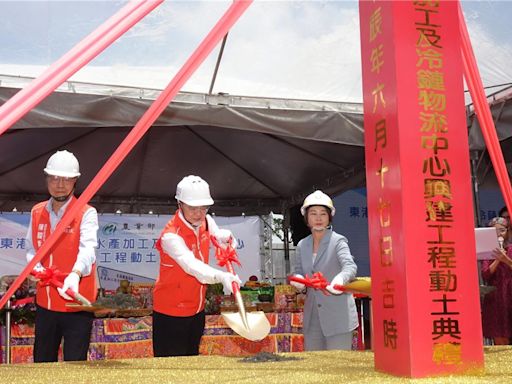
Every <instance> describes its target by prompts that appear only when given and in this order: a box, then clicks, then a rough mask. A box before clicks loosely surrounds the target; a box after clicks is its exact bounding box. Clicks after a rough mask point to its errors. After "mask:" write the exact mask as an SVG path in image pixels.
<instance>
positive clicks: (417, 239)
mask: <svg viewBox="0 0 512 384" xmlns="http://www.w3.org/2000/svg"><path fill="white" fill-rule="evenodd" d="M359 4H360V23H361V52H362V64H363V92H364V116H365V117H364V127H365V147H366V149H365V151H366V183H367V188H368V217H369V241H370V257H371V272H372V305H373V307H372V309H373V327H374V338H373V347H374V351H375V367H376V369H377V370H378V371H383V372H387V373H390V374H393V375H398V376H409V377H423V376H436V375H446V374H457V373H460V374H462V373H469V372H471V373H474V372H475V371H477V372H478V371H481V370H482V369H483V340H482V330H481V320H480V301H479V290H478V277H477V276H478V275H477V263H476V256H475V242H474V231H473V227H474V223H473V207H472V197H471V184H470V180H471V179H470V170H469V146H468V139H467V131H466V120H465V110H464V93H463V82H462V76H463V67H462V60H461V53H460V52H461V49H460V37H459V24H458V10H457V6H458V4H457V2H456V1H360V3H359Z"/></svg>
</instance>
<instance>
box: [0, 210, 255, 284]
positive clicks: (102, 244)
mask: <svg viewBox="0 0 512 384" xmlns="http://www.w3.org/2000/svg"><path fill="white" fill-rule="evenodd" d="M170 218H171V216H165V215H114V214H104V215H100V216H99V226H100V228H99V230H98V249H97V251H96V259H97V265H98V277H99V280H100V285H101V287H102V288H105V289H114V288H115V287H118V286H119V281H120V280H123V279H124V280H129V281H132V282H147V281H151V280H154V279H156V278H157V276H158V267H159V261H160V255H159V254H158V251H157V250H156V249H155V243H156V241H157V239H158V237H159V235H160V232H161V231H162V229H163V227H164V226H165V224H166V223H167V222H168V221H169V220H170ZM259 220H260V219H259V217H257V216H243V217H216V218H215V221H216V222H217V224H218V225H219V227H221V228H226V229H229V230H231V231H232V232H233V234H234V235H235V237H236V239H237V247H236V248H237V252H238V256H239V259H240V262H241V264H242V267H243V268H242V269H240V268H235V269H236V272H237V273H238V274H239V276H240V278H241V279H242V281H246V280H247V279H248V278H249V276H251V275H256V276H257V277H258V278H260V270H261V262H260V222H259ZM29 221H30V214H29V213H15V212H13V213H2V214H0V276H3V275H17V274H19V273H20V272H21V271H22V270H23V268H24V267H25V265H26V264H27V261H26V258H25V252H26V249H25V236H26V233H27V228H28V224H29ZM210 265H212V266H216V260H215V257H214V254H213V250H212V252H211V253H210ZM217 268H218V267H217Z"/></svg>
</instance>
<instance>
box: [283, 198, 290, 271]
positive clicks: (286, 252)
mask: <svg viewBox="0 0 512 384" xmlns="http://www.w3.org/2000/svg"><path fill="white" fill-rule="evenodd" d="M289 227H290V210H289V208H286V209H285V210H284V214H283V244H284V273H285V276H288V275H289V274H290V243H289V241H288V239H289V236H288V229H289Z"/></svg>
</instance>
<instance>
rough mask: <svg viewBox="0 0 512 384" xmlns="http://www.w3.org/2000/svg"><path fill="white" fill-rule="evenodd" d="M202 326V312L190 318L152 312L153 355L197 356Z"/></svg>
mask: <svg viewBox="0 0 512 384" xmlns="http://www.w3.org/2000/svg"><path fill="white" fill-rule="evenodd" d="M204 324H205V314H204V311H202V312H199V313H198V314H196V315H194V316H190V317H175V316H168V315H164V314H163V313H158V312H155V311H153V355H154V356H155V357H166V356H193V355H199V343H200V342H201V337H202V336H203V331H204Z"/></svg>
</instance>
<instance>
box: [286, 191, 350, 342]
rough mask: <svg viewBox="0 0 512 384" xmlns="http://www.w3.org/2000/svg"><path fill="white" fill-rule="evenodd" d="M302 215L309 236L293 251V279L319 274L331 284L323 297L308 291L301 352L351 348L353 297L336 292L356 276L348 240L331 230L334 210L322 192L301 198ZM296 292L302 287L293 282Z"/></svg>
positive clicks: (302, 287) (320, 292) (322, 294)
mask: <svg viewBox="0 0 512 384" xmlns="http://www.w3.org/2000/svg"><path fill="white" fill-rule="evenodd" d="M301 213H302V216H304V220H305V221H306V224H307V226H308V227H309V229H310V230H311V235H309V236H308V237H306V238H304V239H302V240H301V241H299V243H298V244H297V248H296V249H295V274H296V275H295V276H297V277H300V278H303V277H304V275H308V276H312V275H313V274H314V273H316V272H321V273H322V274H323V275H324V277H325V278H326V279H327V280H328V281H329V282H330V284H329V285H328V286H327V290H328V291H329V292H330V293H331V295H325V294H324V293H323V292H322V291H320V290H315V289H309V288H308V290H307V293H306V302H305V303H304V325H303V333H304V349H305V350H306V351H317V350H331V349H347V350H349V349H351V346H352V333H353V330H355V329H356V328H357V326H358V318H357V310H356V306H355V302H354V297H353V296H352V294H344V293H343V292H341V291H338V290H337V289H336V288H335V286H336V285H345V284H347V283H349V282H350V281H352V280H354V279H355V277H356V272H357V266H356V264H355V263H354V258H353V257H352V255H351V253H350V249H349V247H348V242H347V239H346V238H345V237H344V236H342V235H340V234H338V233H336V232H334V231H333V230H332V227H331V222H332V217H333V216H334V214H335V213H336V209H335V207H334V205H333V203H332V200H331V198H330V197H329V196H327V195H326V194H325V193H323V192H322V191H315V192H313V193H312V194H310V195H309V196H307V197H306V199H304V203H303V205H302V207H301ZM291 284H292V285H294V286H295V287H296V288H297V289H299V290H303V289H304V285H303V284H301V283H297V282H292V283H291Z"/></svg>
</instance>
